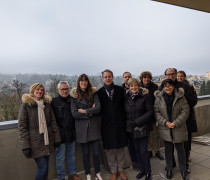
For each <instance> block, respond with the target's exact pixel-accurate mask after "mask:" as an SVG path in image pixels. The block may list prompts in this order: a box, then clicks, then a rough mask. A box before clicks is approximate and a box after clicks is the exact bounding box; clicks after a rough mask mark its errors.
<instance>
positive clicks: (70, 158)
mask: <svg viewBox="0 0 210 180" xmlns="http://www.w3.org/2000/svg"><path fill="white" fill-rule="evenodd" d="M74 153H75V141H73V142H71V143H63V144H61V145H60V146H59V147H58V148H56V168H57V174H58V179H59V180H60V179H64V178H65V176H66V172H65V168H64V160H65V159H66V163H67V169H68V173H69V174H70V175H72V174H76V170H75V155H74Z"/></svg>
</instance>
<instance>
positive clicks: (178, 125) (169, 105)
mask: <svg viewBox="0 0 210 180" xmlns="http://www.w3.org/2000/svg"><path fill="white" fill-rule="evenodd" d="M161 86H162V89H163V90H162V91H156V92H155V96H156V100H155V105H154V108H155V116H156V120H157V122H158V132H159V136H160V138H161V139H163V140H164V143H165V157H166V170H167V174H166V177H167V178H168V179H171V178H172V169H173V160H172V156H173V146H174V145H175V147H176V150H177V155H178V161H179V168H180V171H181V174H182V178H183V179H184V180H186V179H188V177H187V175H186V157H185V150H184V142H185V141H187V137H188V136H187V128H186V124H185V122H186V120H187V118H188V115H189V106H188V103H187V101H186V99H185V97H184V90H183V89H182V88H179V89H174V82H173V81H172V80H171V79H165V80H164V81H163V82H162V84H161Z"/></svg>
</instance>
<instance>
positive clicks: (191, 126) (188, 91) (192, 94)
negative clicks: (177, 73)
mask: <svg viewBox="0 0 210 180" xmlns="http://www.w3.org/2000/svg"><path fill="white" fill-rule="evenodd" d="M184 83H185V86H186V88H185V98H186V100H187V102H188V105H189V107H190V115H189V117H188V119H187V121H186V125H187V130H188V132H191V133H193V132H197V122H196V118H195V111H194V106H195V105H196V104H197V102H198V98H197V94H196V91H195V89H194V87H193V85H192V84H190V83H189V82H188V81H187V80H185V81H184Z"/></svg>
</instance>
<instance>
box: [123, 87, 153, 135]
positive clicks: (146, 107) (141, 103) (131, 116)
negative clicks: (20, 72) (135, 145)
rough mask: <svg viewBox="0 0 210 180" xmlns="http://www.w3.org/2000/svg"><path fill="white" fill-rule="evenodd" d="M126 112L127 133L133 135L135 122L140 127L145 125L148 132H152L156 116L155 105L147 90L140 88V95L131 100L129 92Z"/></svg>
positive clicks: (125, 104)
mask: <svg viewBox="0 0 210 180" xmlns="http://www.w3.org/2000/svg"><path fill="white" fill-rule="evenodd" d="M124 106H125V112H126V131H127V132H130V133H133V130H134V127H133V126H132V122H133V121H134V122H135V123H136V124H137V126H138V127H141V126H143V125H146V126H147V130H148V131H150V130H151V129H152V127H151V120H152V117H153V116H154V111H153V103H152V100H151V98H150V96H149V92H148V90H147V89H145V88H141V87H140V94H139V95H138V96H137V97H135V99H134V100H133V99H131V96H130V93H129V91H127V93H126V95H125V102H124Z"/></svg>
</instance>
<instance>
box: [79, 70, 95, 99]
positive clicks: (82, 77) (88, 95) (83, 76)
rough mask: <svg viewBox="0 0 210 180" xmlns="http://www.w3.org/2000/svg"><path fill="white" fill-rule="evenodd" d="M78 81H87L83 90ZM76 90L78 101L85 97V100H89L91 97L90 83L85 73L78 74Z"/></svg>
mask: <svg viewBox="0 0 210 180" xmlns="http://www.w3.org/2000/svg"><path fill="white" fill-rule="evenodd" d="M80 81H87V82H88V85H87V88H86V90H85V92H84V91H82V90H81V89H80V85H79V82H80ZM76 92H77V94H78V97H77V99H78V100H79V101H81V100H82V99H83V98H85V100H87V101H90V99H91V97H92V84H91V83H90V81H89V78H88V76H87V75H86V74H81V75H80V76H79V78H78V79H77V89H76Z"/></svg>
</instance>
